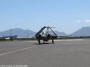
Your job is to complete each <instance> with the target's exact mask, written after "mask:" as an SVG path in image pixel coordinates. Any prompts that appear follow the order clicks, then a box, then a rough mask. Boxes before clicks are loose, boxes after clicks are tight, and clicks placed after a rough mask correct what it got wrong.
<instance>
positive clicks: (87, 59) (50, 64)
mask: <svg viewBox="0 0 90 67" xmlns="http://www.w3.org/2000/svg"><path fill="white" fill-rule="evenodd" d="M0 65H27V66H28V67H90V39H73V40H72V39H66V40H55V44H50V43H49V44H42V45H38V44H37V41H5V42H4V41H2V42H0Z"/></svg>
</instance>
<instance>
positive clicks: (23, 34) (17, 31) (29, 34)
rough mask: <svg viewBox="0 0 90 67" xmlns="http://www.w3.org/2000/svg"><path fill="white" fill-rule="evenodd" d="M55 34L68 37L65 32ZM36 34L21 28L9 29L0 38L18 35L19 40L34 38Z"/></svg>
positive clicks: (0, 33) (0, 34) (1, 33)
mask: <svg viewBox="0 0 90 67" xmlns="http://www.w3.org/2000/svg"><path fill="white" fill-rule="evenodd" d="M55 32H56V34H57V35H58V36H60V35H61V36H64V35H66V34H65V33H64V32H59V31H55ZM35 34H36V32H34V31H32V30H24V29H21V28H14V29H9V30H6V31H2V32H0V37H3V36H13V35H17V36H18V37H19V38H31V37H34V36H35Z"/></svg>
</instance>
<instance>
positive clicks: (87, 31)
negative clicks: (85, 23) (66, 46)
mask: <svg viewBox="0 0 90 67" xmlns="http://www.w3.org/2000/svg"><path fill="white" fill-rule="evenodd" d="M71 35H72V36H90V27H82V28H81V29H79V30H77V31H76V32H74V33H72V34H71Z"/></svg>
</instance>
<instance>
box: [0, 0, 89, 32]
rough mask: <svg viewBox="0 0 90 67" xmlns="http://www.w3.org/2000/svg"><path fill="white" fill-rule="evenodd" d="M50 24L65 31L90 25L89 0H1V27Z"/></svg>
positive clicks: (35, 27) (34, 27) (39, 26)
mask: <svg viewBox="0 0 90 67" xmlns="http://www.w3.org/2000/svg"><path fill="white" fill-rule="evenodd" d="M48 25H49V26H54V27H56V28H55V29H56V30H58V31H60V32H62V31H63V32H66V33H72V32H74V31H76V30H77V29H79V28H81V27H85V26H90V0H0V31H2V30H7V29H10V28H23V29H31V30H34V31H38V30H39V29H40V28H41V27H43V26H48Z"/></svg>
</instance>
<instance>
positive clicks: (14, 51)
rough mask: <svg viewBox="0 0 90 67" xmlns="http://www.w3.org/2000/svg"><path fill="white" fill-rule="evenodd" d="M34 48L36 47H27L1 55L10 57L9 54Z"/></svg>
mask: <svg viewBox="0 0 90 67" xmlns="http://www.w3.org/2000/svg"><path fill="white" fill-rule="evenodd" d="M33 47H34V46H30V47H26V48H22V49H17V50H13V51H8V52H4V53H1V54H0V56H4V55H8V54H12V53H16V52H20V51H24V50H27V49H29V48H33Z"/></svg>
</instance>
